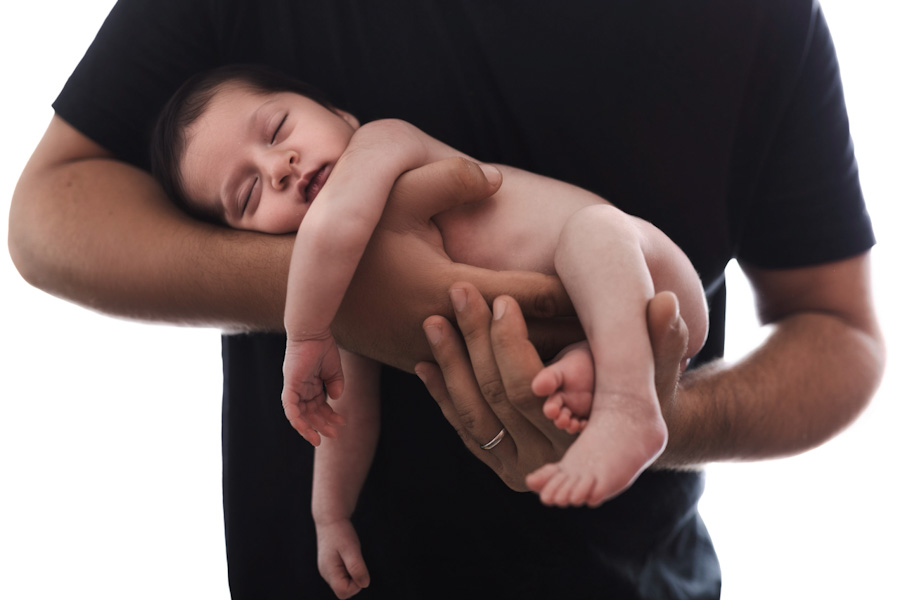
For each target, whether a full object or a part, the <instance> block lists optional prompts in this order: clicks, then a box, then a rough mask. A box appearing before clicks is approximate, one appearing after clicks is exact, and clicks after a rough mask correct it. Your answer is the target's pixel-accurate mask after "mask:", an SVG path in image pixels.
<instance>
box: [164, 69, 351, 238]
mask: <svg viewBox="0 0 900 600" xmlns="http://www.w3.org/2000/svg"><path fill="white" fill-rule="evenodd" d="M358 127H359V123H358V122H357V121H356V119H355V118H354V117H353V116H352V115H350V114H348V113H345V112H343V111H341V110H338V109H336V108H334V107H333V106H332V105H331V103H329V102H328V100H327V99H325V97H324V96H323V95H322V93H321V92H319V91H318V90H316V89H315V88H313V87H311V86H309V85H307V84H305V83H303V82H300V81H297V80H295V79H293V78H291V77H288V76H286V75H283V74H281V73H279V72H277V71H273V70H271V69H267V68H264V67H258V66H253V65H232V66H228V67H221V68H218V69H215V70H213V71H209V72H207V73H203V74H200V75H197V76H195V77H193V78H192V79H190V80H188V81H187V82H186V83H185V84H184V85H183V86H182V87H181V88H180V89H179V90H178V91H177V92H176V93H175V94H174V95H173V96H172V98H171V99H170V100H169V102H168V103H167V104H166V106H165V108H164V109H163V111H162V113H161V115H160V118H159V120H158V121H157V125H156V130H155V131H154V135H153V144H152V147H151V162H152V166H153V173H154V175H155V176H156V178H157V179H158V180H159V181H160V183H161V184H162V186H163V189H164V190H165V191H166V193H168V194H169V196H170V197H171V198H172V199H173V200H174V201H175V202H176V203H178V204H179V205H180V206H181V207H182V208H184V209H185V210H187V212H188V213H190V214H192V215H194V216H196V217H199V218H201V219H204V220H206V221H213V222H218V223H224V224H227V225H229V226H231V227H235V228H238V229H249V230H254V231H264V232H268V233H287V232H290V231H296V230H297V227H299V225H300V221H301V220H302V219H303V216H304V215H305V214H306V211H307V209H308V207H309V204H310V203H311V202H312V201H313V199H314V198H315V196H316V195H317V194H318V192H319V190H321V188H322V185H323V184H324V183H325V181H326V180H327V178H328V176H329V175H330V174H331V169H332V168H333V167H334V164H335V162H337V160H338V158H340V156H341V154H343V152H344V150H345V149H346V148H347V144H348V143H349V142H350V138H351V137H352V135H353V132H354V131H355V130H356V129H357V128H358Z"/></svg>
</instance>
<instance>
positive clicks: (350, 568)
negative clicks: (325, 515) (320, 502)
mask: <svg viewBox="0 0 900 600" xmlns="http://www.w3.org/2000/svg"><path fill="white" fill-rule="evenodd" d="M316 538H317V539H318V544H319V573H321V574H322V577H323V578H324V579H325V581H327V582H328V585H330V586H331V589H332V591H334V593H335V595H336V596H337V597H338V598H349V597H350V596H354V595H356V593H357V592H359V590H361V589H362V588H364V587H369V569H368V568H367V567H366V561H364V560H363V557H362V552H361V550H360V545H359V537H358V536H357V535H356V530H355V529H354V528H353V524H352V523H350V520H349V519H342V520H339V521H333V522H331V523H328V524H327V525H322V524H319V523H318V522H317V523H316Z"/></svg>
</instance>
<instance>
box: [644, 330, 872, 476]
mask: <svg viewBox="0 0 900 600" xmlns="http://www.w3.org/2000/svg"><path fill="white" fill-rule="evenodd" d="M883 364H884V351H883V347H882V343H881V341H880V338H879V337H878V335H877V333H875V334H872V333H867V332H865V331H862V330H860V329H858V328H855V327H852V326H851V325H849V324H847V323H846V322H844V321H842V320H841V319H839V318H837V317H834V316H831V315H828V314H820V313H804V314H800V315H794V316H790V317H787V318H785V319H783V320H782V321H780V322H778V323H777V324H775V325H774V330H773V332H772V334H771V335H770V337H769V338H768V339H767V340H766V341H765V342H764V343H763V344H762V345H761V346H760V347H759V348H758V349H757V350H755V351H754V352H753V353H751V354H750V355H748V356H747V357H745V358H744V359H742V360H741V361H739V362H737V363H735V364H733V365H726V364H725V363H724V362H721V361H720V362H717V363H714V364H710V365H706V366H704V367H701V368H699V369H697V370H696V371H693V372H688V373H686V374H685V376H684V378H683V380H682V382H681V384H680V389H679V392H678V396H677V397H676V400H675V401H674V402H673V403H672V404H671V405H670V406H667V407H664V413H665V417H666V420H667V423H668V425H669V433H670V437H669V445H668V447H667V449H666V451H665V452H664V453H663V455H662V456H661V457H660V459H659V460H658V461H657V466H659V467H673V468H679V467H687V466H693V465H699V464H703V463H707V462H711V461H731V460H754V459H764V458H775V457H780V456H788V455H792V454H797V453H799V452H803V451H805V450H808V449H811V448H814V447H816V446H818V445H819V444H822V443H824V442H825V441H827V440H828V439H830V438H831V437H833V436H834V435H835V434H837V433H838V432H840V431H841V430H842V429H844V428H845V427H846V426H847V425H849V424H850V423H851V422H852V421H853V420H854V419H855V418H856V416H857V415H858V414H859V413H860V412H861V411H862V410H863V408H865V406H866V405H867V403H868V401H869V399H870V398H871V396H872V394H873V393H874V391H875V389H876V387H877V385H878V382H879V381H880V378H881V373H882V370H883Z"/></svg>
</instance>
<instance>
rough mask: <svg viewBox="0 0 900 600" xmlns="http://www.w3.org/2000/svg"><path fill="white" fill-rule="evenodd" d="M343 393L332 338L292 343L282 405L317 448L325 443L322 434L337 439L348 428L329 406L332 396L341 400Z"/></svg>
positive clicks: (285, 361)
mask: <svg viewBox="0 0 900 600" xmlns="http://www.w3.org/2000/svg"><path fill="white" fill-rule="evenodd" d="M343 389H344V374H343V372H342V370H341V357H340V353H339V352H338V347H337V344H335V342H334V338H332V337H331V335H328V336H327V337H325V338H324V339H314V340H291V339H289V340H288V344H287V349H286V350H285V353H284V390H283V391H282V392H281V404H282V406H283V407H284V414H285V416H286V417H287V419H288V421H290V423H291V425H292V426H293V427H294V429H296V430H297V432H298V433H299V434H300V435H302V436H303V439H305V440H306V441H308V442H309V443H310V444H312V445H313V446H318V445H319V444H320V443H321V442H322V438H321V436H320V435H319V434H321V435H324V436H325V437H330V438H334V437H337V427H339V426H341V425H343V424H344V419H343V418H341V416H340V415H338V414H337V413H336V412H334V410H333V409H332V408H331V406H329V404H328V396H331V397H332V398H337V397H339V396H340V395H341V392H342V391H343ZM326 392H327V393H328V396H326V395H325V394H326Z"/></svg>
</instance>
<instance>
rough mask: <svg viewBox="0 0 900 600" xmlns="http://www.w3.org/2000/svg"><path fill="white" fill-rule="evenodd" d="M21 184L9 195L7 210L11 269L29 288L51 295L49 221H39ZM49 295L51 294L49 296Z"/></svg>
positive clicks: (33, 203) (52, 264)
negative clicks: (10, 200) (10, 197)
mask: <svg viewBox="0 0 900 600" xmlns="http://www.w3.org/2000/svg"><path fill="white" fill-rule="evenodd" d="M23 187H26V188H27V186H25V185H23V182H21V181H20V182H19V186H18V187H17V188H16V191H15V192H14V193H13V198H12V202H11V203H10V210H9V231H8V234H7V247H8V249H9V256H10V258H11V259H12V262H13V265H15V267H16V270H18V272H19V275H21V276H22V278H23V279H24V280H25V281H27V282H28V283H29V284H31V285H33V286H35V287H37V288H40V289H43V290H45V291H51V289H52V288H53V280H54V278H53V276H52V273H54V272H56V271H58V270H59V269H58V268H55V267H54V260H53V256H54V251H53V244H52V242H53V238H54V237H55V236H54V235H53V233H52V232H50V231H49V229H50V226H49V222H50V221H49V220H47V219H42V218H40V215H39V214H38V213H39V210H38V209H37V206H36V203H35V202H33V201H32V200H33V198H31V197H30V195H29V194H28V193H27V191H26V190H23V189H22V188H23ZM51 293H52V292H51Z"/></svg>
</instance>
